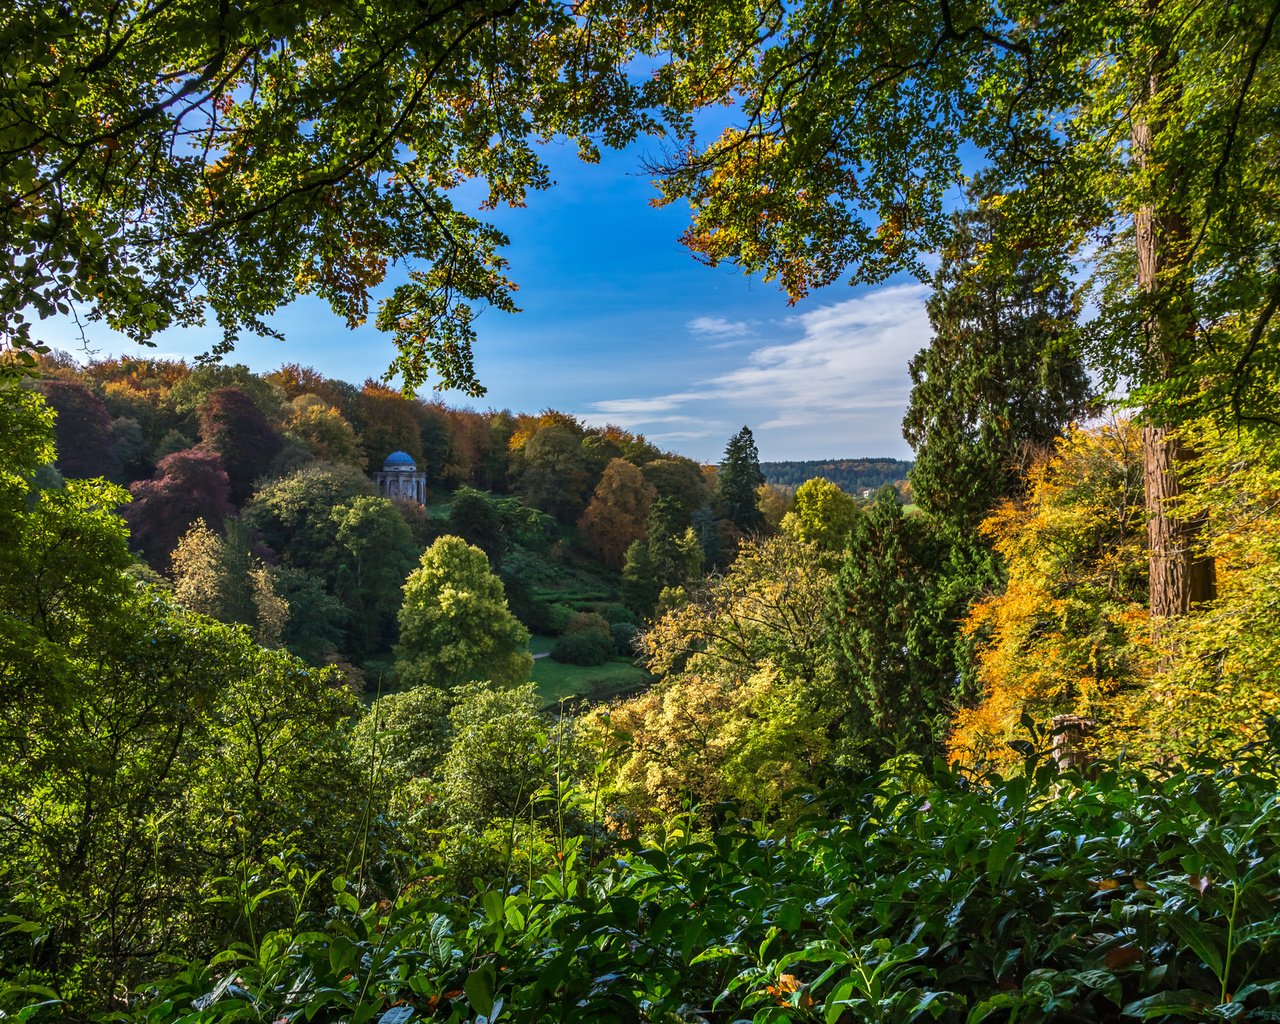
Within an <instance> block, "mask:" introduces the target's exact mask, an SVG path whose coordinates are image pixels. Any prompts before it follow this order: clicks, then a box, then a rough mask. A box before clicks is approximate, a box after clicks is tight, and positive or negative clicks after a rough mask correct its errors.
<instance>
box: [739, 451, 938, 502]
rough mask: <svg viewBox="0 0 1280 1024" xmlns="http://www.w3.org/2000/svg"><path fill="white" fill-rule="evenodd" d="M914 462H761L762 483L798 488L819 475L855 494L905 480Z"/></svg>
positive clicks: (830, 460) (850, 460)
mask: <svg viewBox="0 0 1280 1024" xmlns="http://www.w3.org/2000/svg"><path fill="white" fill-rule="evenodd" d="M913 465H915V463H912V462H904V461H903V460H902V459H817V460H812V461H808V462H762V463H760V471H761V472H762V473H764V478H765V482H766V483H771V484H776V485H777V486H779V487H799V486H800V485H801V484H802V483H804V482H805V481H806V480H812V479H813V478H814V477H822V478H823V479H825V480H830V481H831V482H832V483H833V484H836V485H837V486H838V487H840V488H841V490H843V491H845V492H847V493H849V494H852V495H858V494H860V493H861V492H862V491H864V490H867V489H868V488H870V489H871V490H875V489H877V488H879V487H883V486H884V485H885V484H891V483H895V482H896V481H898V480H905V479H906V476H907V473H908V471H909V470H910V469H911V467H912V466H913Z"/></svg>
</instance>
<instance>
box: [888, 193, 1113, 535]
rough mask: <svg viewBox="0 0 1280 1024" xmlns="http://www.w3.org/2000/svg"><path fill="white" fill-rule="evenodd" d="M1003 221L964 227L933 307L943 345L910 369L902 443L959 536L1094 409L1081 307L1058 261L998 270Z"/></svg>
mask: <svg viewBox="0 0 1280 1024" xmlns="http://www.w3.org/2000/svg"><path fill="white" fill-rule="evenodd" d="M997 223H998V217H997V215H996V214H995V213H993V212H992V211H991V210H989V209H987V208H982V207H980V208H979V209H977V210H975V211H971V212H967V213H964V214H961V215H959V216H957V218H956V221H955V228H954V233H953V235H952V238H951V242H950V245H949V246H948V248H947V250H946V252H945V253H944V255H943V259H942V266H941V267H940V268H939V270H938V273H937V276H936V277H935V279H934V294H933V297H932V298H931V299H930V300H929V307H928V308H929V322H930V323H931V324H932V326H933V340H932V341H931V342H930V344H929V347H928V348H926V349H922V350H921V351H920V352H919V353H917V355H916V356H915V358H914V359H912V360H911V365H910V372H911V381H912V384H913V388H912V391H911V401H910V405H909V406H908V408H907V413H906V417H905V419H904V420H903V424H902V428H903V434H904V436H905V437H906V439H907V441H908V442H909V443H910V444H911V445H912V446H913V447H914V448H915V450H916V464H915V467H914V468H913V469H912V470H911V486H912V489H913V493H914V495H915V498H916V501H917V502H919V504H920V505H921V506H922V507H923V508H925V509H927V510H928V511H929V512H932V513H933V514H934V515H935V516H938V517H940V518H941V519H943V520H944V521H945V522H947V523H948V524H950V525H952V526H954V527H956V528H957V529H959V530H960V531H961V532H970V531H972V530H973V529H974V528H975V527H976V526H977V524H978V523H979V522H980V521H981V520H982V519H983V517H984V516H985V515H986V513H987V512H988V511H989V510H990V509H992V508H994V507H995V506H996V505H997V504H998V503H999V501H1000V499H1001V498H1004V497H1008V496H1011V495H1012V494H1014V493H1015V492H1016V491H1017V489H1018V487H1019V481H1020V480H1021V478H1022V475H1023V473H1024V472H1025V470H1026V469H1027V467H1028V466H1029V465H1030V463H1031V461H1032V457H1033V456H1034V454H1035V453H1036V452H1038V451H1043V450H1044V449H1046V448H1048V447H1049V446H1050V445H1051V444H1052V442H1053V439H1054V438H1055V437H1057V436H1058V434H1059V433H1061V431H1062V429H1063V428H1064V427H1065V426H1066V425H1067V424H1068V423H1070V422H1071V421H1072V420H1073V419H1076V418H1077V417H1079V416H1082V415H1084V414H1085V412H1086V411H1087V409H1088V406H1089V400H1090V386H1089V378H1088V375H1087V374H1086V373H1085V369H1084V366H1083V364H1082V362H1081V360H1080V355H1079V352H1078V350H1077V347H1076V333H1077V332H1076V315H1077V312H1078V304H1077V300H1076V297H1075V295H1074V293H1073V288H1072V286H1071V284H1070V282H1069V280H1068V278H1067V272H1068V268H1067V267H1066V266H1065V265H1064V261H1063V260H1062V258H1061V257H1060V256H1058V255H1057V254H1055V253H1047V252H1043V251H1040V252H1037V251H1034V250H1027V251H1024V252H1022V253H1021V254H1020V257H1019V259H1018V260H1017V261H1016V262H1015V263H1014V264H1013V265H1012V266H1009V265H1008V264H1007V263H1006V264H1003V265H1001V266H1000V267H998V268H996V267H992V266H988V265H987V264H986V262H985V261H984V253H985V252H986V251H987V250H988V249H989V248H990V245H991V242H992V239H993V236H994V234H995V231H996V229H997Z"/></svg>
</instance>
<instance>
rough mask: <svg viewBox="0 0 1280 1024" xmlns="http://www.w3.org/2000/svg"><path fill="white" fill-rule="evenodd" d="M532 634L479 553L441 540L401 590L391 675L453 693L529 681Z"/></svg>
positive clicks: (451, 540)
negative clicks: (467, 686) (481, 684)
mask: <svg viewBox="0 0 1280 1024" xmlns="http://www.w3.org/2000/svg"><path fill="white" fill-rule="evenodd" d="M528 646H529V631H528V630H527V629H525V628H524V626H522V625H520V623H519V621H518V620H517V619H516V618H515V616H514V615H512V614H511V611H510V609H508V607H507V600H506V596H505V594H504V592H503V588H502V581H501V580H500V579H498V577H497V576H495V575H493V573H491V572H490V571H489V560H488V559H487V558H486V557H485V554H484V552H483V551H481V550H480V549H479V548H474V547H472V546H471V545H470V544H468V543H467V542H466V541H464V540H462V539H461V538H460V537H450V536H445V537H441V538H440V539H439V540H437V541H436V542H435V543H434V544H432V545H431V547H429V548H428V549H427V550H426V551H425V552H423V554H422V563H421V565H420V566H419V567H418V568H417V569H415V570H414V572H413V573H412V574H411V575H410V576H409V580H408V582H407V583H405V585H404V603H403V604H402V605H401V607H400V643H399V645H398V646H397V647H396V670H397V672H398V673H399V675H400V679H401V681H402V682H403V683H405V684H407V685H409V686H420V685H423V684H426V685H430V686H438V687H442V688H452V687H455V686H459V685H461V684H463V683H468V682H473V681H475V680H480V679H488V680H491V681H493V682H494V683H495V684H497V685H499V686H515V685H517V684H519V683H522V682H524V681H525V680H526V679H528V678H529V671H530V670H531V669H532V668H533V656H532V655H530V654H529V651H528Z"/></svg>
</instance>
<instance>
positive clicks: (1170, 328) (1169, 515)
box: [1132, 71, 1214, 622]
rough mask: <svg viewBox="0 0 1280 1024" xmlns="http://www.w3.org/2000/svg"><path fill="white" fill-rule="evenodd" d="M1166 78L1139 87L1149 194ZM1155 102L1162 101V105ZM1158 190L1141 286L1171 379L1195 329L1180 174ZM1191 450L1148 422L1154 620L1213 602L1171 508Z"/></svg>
mask: <svg viewBox="0 0 1280 1024" xmlns="http://www.w3.org/2000/svg"><path fill="white" fill-rule="evenodd" d="M1161 87H1162V83H1161V74H1160V72H1158V71H1154V72H1152V73H1151V74H1150V75H1149V76H1148V77H1147V79H1146V81H1145V82H1143V83H1142V89H1141V91H1142V93H1143V96H1142V99H1143V102H1142V103H1141V104H1140V106H1139V113H1138V114H1137V115H1135V117H1134V121H1133V134H1132V139H1133V159H1134V162H1135V163H1136V164H1137V167H1138V169H1139V171H1140V172H1141V173H1142V174H1143V178H1144V182H1143V185H1144V187H1145V188H1148V189H1150V188H1151V182H1150V179H1149V178H1148V177H1147V175H1148V174H1151V173H1155V171H1156V168H1155V166H1154V160H1155V156H1154V145H1153V141H1154V139H1155V137H1156V136H1157V135H1158V133H1159V132H1160V130H1161V128H1162V125H1161V123H1160V119H1159V116H1158V114H1155V113H1154V112H1153V111H1152V107H1153V106H1154V105H1155V104H1153V103H1152V100H1153V99H1155V98H1157V97H1159V95H1160V90H1161ZM1156 102H1157V103H1158V102H1159V100H1158V99H1157V100H1156ZM1160 177H1161V179H1162V180H1161V182H1160V184H1161V186H1162V188H1164V189H1165V190H1166V192H1165V194H1166V196H1167V198H1168V200H1169V202H1167V203H1164V204H1160V203H1159V202H1158V201H1157V200H1154V199H1151V198H1148V201H1147V202H1145V203H1144V204H1143V205H1142V206H1140V207H1139V209H1138V211H1137V212H1136V213H1135V215H1134V231H1135V234H1136V236H1137V239H1136V244H1137V255H1138V287H1139V289H1141V291H1142V292H1143V293H1144V296H1145V298H1146V300H1147V319H1146V323H1145V324H1144V329H1145V333H1146V347H1147V352H1146V355H1147V360H1148V366H1149V367H1150V373H1151V374H1152V375H1153V376H1154V377H1155V379H1156V380H1159V381H1167V380H1169V379H1170V377H1171V376H1172V375H1173V373H1174V372H1175V371H1176V370H1177V368H1178V363H1179V349H1181V348H1183V346H1184V345H1185V342H1186V338H1187V337H1189V336H1190V335H1191V334H1192V333H1194V331H1195V322H1194V315H1193V313H1192V305H1191V295H1190V294H1189V287H1190V286H1189V285H1188V284H1187V282H1186V281H1185V279H1184V278H1183V277H1182V275H1181V274H1179V273H1178V267H1177V261H1179V260H1181V259H1182V258H1184V256H1185V250H1186V247H1187V243H1188V231H1187V222H1186V219H1185V217H1183V215H1182V213H1181V212H1180V211H1179V210H1178V209H1177V207H1176V205H1175V203H1176V198H1177V191H1178V190H1177V181H1176V178H1177V176H1176V174H1175V173H1171V172H1170V171H1169V170H1168V169H1162V173H1161V175H1160ZM1191 454H1192V453H1191V451H1190V449H1189V448H1188V447H1187V445H1186V444H1185V443H1184V442H1183V441H1182V440H1181V438H1179V437H1178V436H1177V434H1176V433H1174V432H1171V431H1170V430H1169V428H1168V427H1167V426H1166V425H1164V424H1157V423H1151V422H1148V424H1147V425H1146V426H1145V427H1144V428H1143V431H1142V463H1143V484H1144V493H1145V497H1146V508H1147V543H1148V548H1149V555H1148V558H1149V571H1150V586H1151V590H1150V594H1151V616H1152V618H1153V619H1155V620H1156V621H1157V622H1158V621H1160V620H1161V619H1165V618H1168V617H1170V616H1175V615H1185V614H1186V613H1187V612H1188V611H1189V610H1190V608H1191V605H1192V604H1194V603H1196V602H1198V601H1204V600H1208V599H1209V598H1211V597H1212V596H1213V591H1214V574H1213V563H1212V561H1210V560H1208V559H1204V558H1198V557H1197V556H1196V555H1195V551H1194V546H1195V537H1196V534H1197V533H1198V532H1199V529H1200V527H1201V525H1202V524H1201V523H1199V522H1197V521H1195V520H1188V519H1183V518H1180V517H1178V515H1177V514H1176V509H1175V506H1174V503H1175V501H1176V499H1177V497H1178V495H1179V494H1180V493H1181V477H1182V464H1183V463H1185V462H1186V461H1187V460H1188V459H1189V458H1190V457H1191Z"/></svg>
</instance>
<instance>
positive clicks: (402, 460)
mask: <svg viewBox="0 0 1280 1024" xmlns="http://www.w3.org/2000/svg"><path fill="white" fill-rule="evenodd" d="M417 468H418V464H417V463H416V462H414V461H413V456H412V455H410V454H409V453H408V452H392V453H391V454H390V455H388V456H387V458H386V461H385V462H383V464H382V470H383V472H384V473H396V472H399V473H404V472H409V473H412V472H414V471H415V470H416V469H417Z"/></svg>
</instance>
